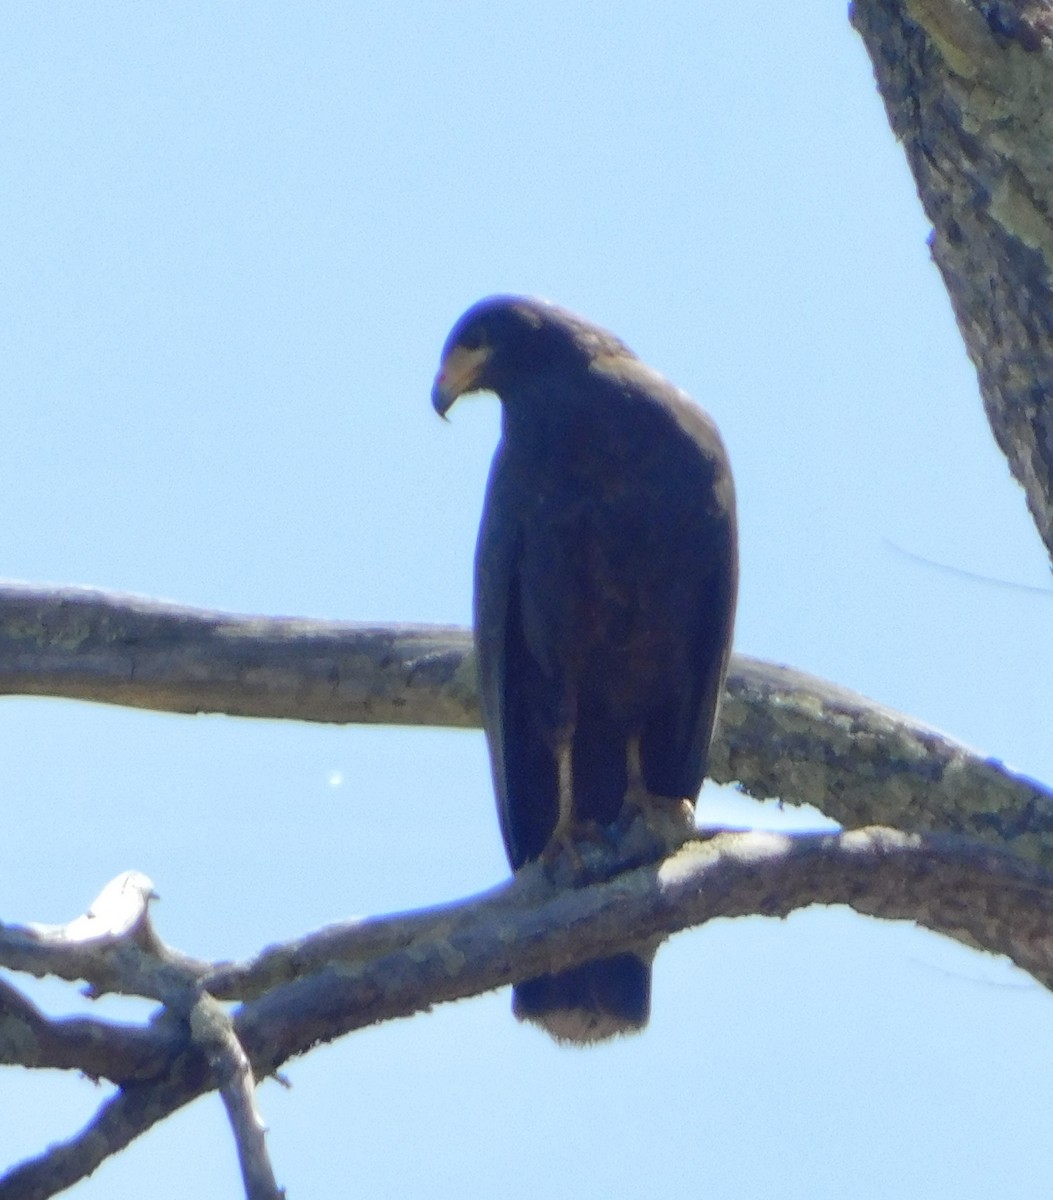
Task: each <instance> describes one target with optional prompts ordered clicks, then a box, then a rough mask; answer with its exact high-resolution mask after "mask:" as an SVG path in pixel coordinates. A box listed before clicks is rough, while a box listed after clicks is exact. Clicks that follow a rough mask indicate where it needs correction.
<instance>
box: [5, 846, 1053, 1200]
mask: <svg viewBox="0 0 1053 1200" xmlns="http://www.w3.org/2000/svg"><path fill="white" fill-rule="evenodd" d="M811 904H848V905H850V906H851V907H853V908H855V909H856V910H857V911H859V912H864V913H869V914H872V915H875V916H880V917H885V918H888V919H902V920H912V921H917V922H918V923H920V924H922V925H925V926H926V927H928V928H930V929H933V930H936V931H938V932H941V933H945V934H947V935H949V936H951V937H954V938H957V939H958V940H960V941H964V942H966V943H968V944H969V945H973V946H978V947H981V948H983V949H987V950H990V951H992V952H994V953H1002V954H1006V955H1008V956H1009V957H1010V958H1011V959H1012V960H1013V961H1014V962H1016V963H1017V964H1018V965H1019V966H1021V967H1022V968H1023V969H1025V970H1027V971H1029V972H1030V973H1031V974H1032V975H1033V976H1035V978H1037V979H1039V980H1040V981H1042V982H1043V983H1044V984H1046V986H1049V985H1050V984H1053V874H1050V873H1048V872H1046V871H1043V870H1042V869H1041V868H1039V867H1037V866H1034V865H1032V864H1029V863H1026V862H1024V861H1022V860H1021V859H1020V858H1018V857H1017V856H1015V855H1011V854H1005V853H1003V852H1000V851H998V850H996V849H994V848H992V847H989V846H985V845H982V844H980V843H977V842H971V841H965V840H963V839H961V838H957V837H952V836H948V835H938V834H929V835H918V834H904V833H901V832H898V831H896V830H890V829H864V830H859V831H856V832H853V833H845V834H833V835H804V836H794V837H786V836H779V835H775V834H758V833H740V834H720V835H717V836H716V837H713V838H710V839H703V840H695V841H692V842H689V843H688V844H687V845H686V846H684V847H683V848H682V849H681V850H680V851H679V852H677V853H676V854H674V855H672V856H671V857H670V858H668V859H667V860H666V861H665V862H663V863H661V864H658V865H652V866H648V867H641V868H638V869H637V870H635V871H631V872H628V873H626V874H623V875H619V876H617V877H616V878H614V879H612V880H611V881H609V882H607V883H601V884H593V885H592V886H590V887H587V888H581V889H577V890H570V891H566V890H556V889H554V888H553V887H552V886H551V885H549V884H547V883H546V881H545V880H544V878H543V876H542V875H541V874H540V872H539V871H535V872H527V873H526V874H524V875H523V876H521V877H520V878H519V879H518V880H517V881H516V882H515V883H512V884H509V885H506V886H505V887H503V888H500V889H497V890H496V891H494V892H492V893H489V894H487V895H485V896H482V897H476V898H473V899H470V900H467V901H463V902H461V903H459V904H453V905H448V906H445V907H443V908H438V909H434V910H431V911H429V912H423V913H411V914H407V915H405V916H396V917H389V918H384V919H382V920H378V921H372V922H365V923H358V924H351V925H347V926H343V927H334V928H333V929H330V930H326V931H323V933H322V934H321V935H320V936H321V938H322V940H323V941H324V943H325V945H326V950H327V953H328V955H329V957H328V958H327V959H325V960H324V961H323V960H322V959H319V960H317V961H315V960H311V958H310V955H309V954H308V955H307V956H306V958H304V957H303V955H304V944H303V943H296V944H291V945H290V946H288V947H286V948H285V953H287V954H288V955H289V957H290V959H291V960H292V959H296V960H297V961H298V963H299V968H298V969H304V973H303V974H300V975H299V976H298V977H296V978H293V979H292V980H291V981H290V982H288V983H284V984H279V985H277V986H273V987H271V988H270V990H268V991H267V992H266V993H264V994H262V995H260V996H259V997H258V998H257V999H255V1000H252V1001H250V1002H249V1003H246V1004H244V1005H242V1006H241V1007H240V1008H239V1009H238V1010H237V1011H236V1012H235V1014H234V1017H233V1029H234V1031H235V1033H236V1035H237V1041H238V1043H239V1044H240V1045H241V1046H242V1047H243V1048H244V1051H245V1053H246V1054H247V1056H248V1060H249V1062H250V1063H251V1065H252V1069H253V1072H254V1074H255V1076H256V1077H257V1078H261V1077H263V1076H265V1075H267V1074H270V1073H273V1072H274V1071H275V1070H277V1068H278V1067H280V1066H281V1065H282V1063H284V1062H285V1061H287V1060H288V1059H289V1058H291V1057H293V1056H295V1055H298V1054H302V1053H305V1052H306V1051H307V1050H309V1049H310V1048H311V1047H312V1046H314V1045H316V1044H317V1043H319V1042H323V1041H331V1040H332V1039H334V1038H336V1037H339V1036H341V1035H343V1034H345V1033H347V1032H349V1031H350V1030H354V1029H359V1028H362V1027H364V1026H366V1025H370V1024H374V1023H376V1022H378V1021H383V1020H390V1019H392V1018H394V1017H400V1016H408V1015H410V1014H412V1013H415V1012H419V1011H423V1010H425V1009H427V1008H429V1007H430V1006H431V1005H433V1004H436V1003H439V1002H442V1001H447V1000H455V999H458V998H461V997H465V996H471V995H476V994H478V993H480V992H483V991H486V990H489V989H492V988H496V987H502V986H504V985H506V984H509V983H513V982H515V981H517V980H519V979H523V978H526V977H528V976H530V975H534V974H537V973H538V972H540V971H543V970H551V969H559V968H561V967H566V966H570V965H573V964H574V963H578V962H581V961H583V960H584V959H586V958H589V957H591V956H594V955H595V954H597V953H598V952H603V951H610V950H611V949H612V948H614V947H624V946H628V945H631V944H633V943H635V942H637V941H643V940H646V939H647V938H649V937H653V936H655V935H662V934H669V933H672V932H675V931H677V930H681V929H685V928H687V927H689V926H693V925H700V924H704V923H705V922H706V921H709V920H712V919H714V918H716V917H722V916H723V917H732V916H742V915H745V914H750V913H761V914H765V915H769V916H785V915H786V914H788V913H789V912H792V911H793V910H795V909H798V908H803V907H807V906H808V905H811ZM356 943H357V945H356ZM278 952H281V951H280V950H279V951H278ZM269 953H272V954H273V953H276V952H269ZM290 969H292V968H290ZM156 1036H158V1037H161V1038H163V1037H165V1036H167V1035H166V1034H165V1031H164V1030H158V1031H156ZM165 1045H166V1047H167V1048H168V1049H169V1050H171V1049H172V1044H171V1042H166V1043H165ZM218 1082H219V1081H218V1079H217V1075H216V1073H215V1072H214V1071H213V1070H212V1069H210V1067H209V1065H208V1061H207V1058H206V1055H205V1054H204V1053H203V1052H202V1049H201V1045H200V1039H198V1041H196V1042H191V1041H187V1042H186V1043H184V1045H183V1046H182V1047H180V1048H178V1049H176V1050H175V1051H174V1053H172V1055H171V1057H170V1059H169V1062H168V1066H167V1069H166V1071H165V1074H164V1077H163V1078H161V1079H158V1080H157V1081H156V1082H154V1083H152V1084H134V1085H130V1086H128V1087H126V1088H124V1089H122V1090H121V1091H119V1092H118V1093H117V1094H116V1095H115V1096H114V1097H113V1098H112V1099H110V1100H108V1101H107V1102H106V1103H105V1104H104V1105H103V1106H102V1108H101V1109H100V1111H99V1113H98V1114H97V1116H96V1118H95V1119H94V1120H93V1122H92V1123H91V1124H90V1125H89V1126H88V1127H87V1128H86V1129H85V1130H84V1131H83V1132H82V1133H81V1134H79V1135H77V1136H76V1137H75V1138H73V1139H72V1140H71V1141H69V1142H67V1143H65V1144H63V1145H60V1146H58V1147H55V1148H53V1149H52V1150H50V1151H48V1152H47V1153H46V1154H45V1155H43V1156H41V1158H39V1159H36V1160H33V1161H32V1162H29V1163H25V1164H23V1165H22V1166H20V1167H17V1168H15V1169H13V1170H12V1171H10V1172H9V1173H8V1174H7V1175H6V1176H4V1178H3V1179H2V1180H0V1198H2V1200H12V1198H14V1197H18V1198H20V1200H21V1198H22V1197H29V1196H32V1197H42V1196H48V1195H53V1194H54V1193H55V1192H56V1191H57V1190H60V1189H61V1188H62V1187H68V1186H69V1185H70V1184H72V1183H73V1182H76V1180H77V1179H80V1178H83V1177H84V1176H85V1175H87V1174H90V1173H91V1171H93V1170H94V1169H95V1168H96V1167H97V1166H98V1165H99V1163H100V1162H102V1161H103V1159H104V1158H105V1157H107V1156H108V1155H109V1154H112V1153H114V1152H115V1151H117V1150H119V1149H121V1148H123V1147H124V1146H126V1145H127V1144H128V1142H129V1141H131V1140H132V1139H133V1138H134V1137H135V1136H137V1135H138V1134H139V1133H142V1132H144V1131H145V1130H146V1129H148V1128H149V1127H150V1126H151V1125H152V1124H154V1122H156V1121H158V1120H160V1119H162V1118H164V1117H165V1116H167V1115H168V1114H169V1113H171V1112H173V1111H175V1109H177V1108H179V1107H181V1106H182V1105H184V1104H186V1103H188V1102H189V1101H190V1100H192V1099H194V1098H195V1097H196V1096H198V1095H201V1094H202V1093H203V1092H205V1091H209V1090H212V1089H214V1088H215V1087H216V1086H217V1085H218ZM263 1194H266V1193H263Z"/></svg>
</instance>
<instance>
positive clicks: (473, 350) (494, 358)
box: [431, 296, 625, 417]
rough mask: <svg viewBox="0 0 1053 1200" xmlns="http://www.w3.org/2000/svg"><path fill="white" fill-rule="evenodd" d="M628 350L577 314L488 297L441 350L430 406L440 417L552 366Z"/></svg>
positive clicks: (535, 303)
mask: <svg viewBox="0 0 1053 1200" xmlns="http://www.w3.org/2000/svg"><path fill="white" fill-rule="evenodd" d="M608 343H613V344H614V345H616V346H618V347H619V348H620V349H621V350H623V351H624V349H625V348H624V347H623V346H622V345H621V343H620V342H617V340H616V339H614V338H612V337H611V335H610V334H608V333H606V332H605V331H604V330H602V329H599V328H597V327H596V326H594V325H590V324H589V323H588V322H587V321H583V320H582V319H581V318H580V317H576V316H575V315H574V314H573V313H570V312H567V311H566V310H565V309H562V308H558V307H557V306H556V305H554V304H549V303H548V301H546V300H537V299H534V298H532V297H529V296H490V297H488V298H487V299H486V300H480V301H479V303H478V304H475V305H473V306H472V307H471V308H470V309H469V310H468V311H467V312H466V313H465V314H464V316H463V317H461V319H460V320H459V321H458V322H457V324H456V325H454V327H453V329H452V330H451V332H450V336H449V337H448V338H447V339H446V345H445V346H444V347H443V350H442V360H441V362H440V364H439V373H438V374H437V375H436V376H435V386H434V387H433V388H432V393H431V402H432V405H433V406H434V408H435V411H436V412H437V413H438V414H439V415H440V416H443V417H444V416H445V415H446V413H447V412H448V411H449V410H450V408H452V407H453V404H454V402H455V401H456V400H457V398H458V397H459V396H463V395H465V394H466V393H468V392H480V391H491V392H496V393H497V394H498V395H499V396H501V395H503V394H504V391H505V389H506V388H507V387H509V386H512V385H515V384H516V383H517V382H518V381H519V380H521V379H524V378H532V377H535V376H536V375H537V374H538V373H539V372H541V371H544V370H545V369H546V368H547V367H548V366H551V365H554V364H557V363H558V364H562V365H564V366H566V365H569V364H570V363H571V362H574V363H579V364H581V365H583V366H587V365H588V363H589V361H590V359H591V358H592V357H593V356H594V355H595V354H596V353H598V352H599V351H600V350H601V349H603V348H608V346H607V344H608Z"/></svg>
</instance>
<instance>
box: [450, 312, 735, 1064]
mask: <svg viewBox="0 0 1053 1200" xmlns="http://www.w3.org/2000/svg"><path fill="white" fill-rule="evenodd" d="M478 390H489V391H493V392H496V393H497V395H498V396H499V398H500V399H501V402H502V410H503V436H502V438H501V442H500V445H499V446H498V448H497V453H496V454H495V456H494V462H493V466H492V468H491V471H490V482H489V486H488V491H487V497H486V505H485V510H484V513H483V521H482V527H481V529H480V532H479V542H478V547H477V551H476V564H475V642H476V652H477V658H478V669H479V687H480V698H481V703H482V710H483V721H484V725H485V728H486V734H487V739H488V742H489V747H490V757H491V763H492V766H493V776H494V787H495V791H496V793H497V805H498V812H499V815H500V820H501V830H502V833H503V835H504V841H505V846H506V849H507V851H508V857H509V860H510V862H511V864H512V867H513V869H518V868H520V867H522V866H523V865H524V864H525V863H527V862H529V861H531V860H533V859H536V858H538V857H540V856H542V855H543V854H544V853H546V852H547V851H548V850H549V848H550V847H553V846H554V845H558V844H559V843H560V842H564V843H566V842H569V843H570V844H571V845H573V841H574V837H575V835H577V836H578V837H579V838H580V837H581V836H582V834H583V833H585V832H586V831H590V832H591V833H592V834H595V833H596V831H597V828H598V827H610V826H612V825H613V824H614V823H615V822H619V828H621V827H622V822H624V820H625V818H626V815H627V813H631V810H632V808H633V807H635V808H638V809H640V810H642V811H643V812H644V814H645V815H646V813H647V812H648V811H649V810H652V809H658V808H661V807H662V805H663V804H669V803H675V802H677V801H681V802H683V801H692V802H693V801H694V799H695V798H696V796H697V795H698V792H699V789H700V788H701V786H702V780H703V777H704V775H705V770H706V757H707V753H708V750H709V742H710V737H711V735H712V732H713V725H714V722H715V720H716V715H717V708H718V704H719V700H720V694H721V690H722V686H723V680H724V673H725V670H726V668H727V661H728V655H729V652H730V645H731V632H732V624H733V619H734V609H735V593H736V583H737V574H738V572H737V550H736V538H735V500H734V489H733V486H732V481H731V473H730V469H729V466H728V461H727V456H726V453H725V451H724V447H723V444H722V442H721V439H720V435H719V433H718V432H717V429H716V426H715V425H714V424H713V422H712V421H711V420H710V418H709V417H708V416H707V415H706V413H704V412H703V411H702V409H700V408H699V407H698V406H697V405H695V404H694V403H693V402H692V401H691V400H690V399H689V398H688V397H687V396H686V395H684V393H683V392H680V391H679V390H678V389H677V388H675V387H674V386H673V385H672V384H670V383H669V382H668V381H667V380H665V379H663V378H662V377H661V376H660V375H658V374H657V373H656V372H654V371H652V370H651V369H650V368H649V367H647V366H645V365H644V364H643V363H642V362H640V360H639V359H637V358H636V357H635V355H633V354H632V352H631V351H630V350H629V349H628V348H627V347H626V346H624V345H623V344H622V343H621V342H620V341H619V340H618V339H617V338H615V337H614V336H613V335H611V334H609V333H607V332H606V331H604V330H602V329H600V328H598V327H596V326H594V325H591V324H589V323H588V322H587V321H584V320H582V319H581V318H580V317H576V316H574V315H573V314H571V313H568V312H566V311H564V310H563V309H560V308H557V307H555V306H554V305H550V304H547V303H545V302H543V301H539V300H533V299H528V298H523V297H514V296H497V297H492V298H491V299H488V300H483V301H481V302H480V303H479V304H477V305H475V306H474V307H473V308H471V309H469V311H468V312H467V313H465V315H464V316H463V317H462V318H461V320H460V321H459V322H458V323H457V325H456V326H455V327H454V329H453V331H452V332H451V334H450V336H449V338H448V340H447V342H446V346H445V347H444V350H443V356H442V365H441V367H440V370H439V374H438V376H437V378H436V381H435V389H434V392H433V396H432V400H433V403H434V405H435V408H436V409H437V410H438V411H439V412H440V413H441V414H443V415H445V413H446V411H447V410H448V409H449V408H450V406H451V405H452V404H453V402H454V401H455V400H456V399H457V397H458V396H460V395H462V394H464V393H465V392H472V391H478ZM608 833H609V835H611V836H616V831H612V830H608ZM651 957H653V947H652V948H650V949H648V948H641V950H640V952H639V953H622V954H617V955H614V956H611V957H609V958H605V959H601V960H598V961H595V962H591V963H586V964H584V965H583V966H580V967H576V968H574V969H573V970H570V971H565V972H560V973H558V974H555V975H548V976H543V977H541V978H540V979H534V980H530V981H527V982H525V983H521V984H519V985H518V986H517V988H516V990H515V998H514V1008H515V1011H516V1013H517V1015H518V1016H520V1017H522V1018H525V1019H529V1020H533V1021H536V1022H537V1023H538V1024H541V1025H542V1026H544V1027H545V1028H546V1029H548V1030H549V1031H550V1032H551V1033H553V1034H554V1035H555V1036H556V1037H559V1038H562V1039H565V1040H569V1041H577V1042H588V1041H594V1040H597V1039H599V1038H603V1037H607V1036H610V1035H612V1034H615V1033H620V1032H627V1031H630V1030H632V1029H638V1028H640V1027H642V1026H643V1025H644V1024H646V1021H647V1017H648V1011H649V1006H650V974H651V967H650V960H651Z"/></svg>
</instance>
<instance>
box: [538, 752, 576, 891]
mask: <svg viewBox="0 0 1053 1200" xmlns="http://www.w3.org/2000/svg"><path fill="white" fill-rule="evenodd" d="M573 745H574V737H573V734H572V733H569V734H564V735H563V736H561V737H560V739H559V741H558V742H557V744H556V749H555V754H556V785H557V788H558V798H559V815H558V816H557V817H556V825H555V828H554V829H553V830H552V834H551V836H550V837H549V839H548V844H547V845H546V846H545V849H544V851H543V852H542V855H541V857H542V859H543V860H544V861H545V862H546V863H548V864H549V865H550V866H554V865H556V863H557V861H558V860H559V859H561V858H565V859H566V860H567V862H568V863H569V865H570V868H571V871H572V872H573V873H574V874H575V875H577V874H580V872H581V870H582V865H583V864H582V861H581V854H580V852H579V851H578V848H577V846H575V844H574V839H573V833H574V763H573V757H572V755H573Z"/></svg>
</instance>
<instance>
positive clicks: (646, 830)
mask: <svg viewBox="0 0 1053 1200" xmlns="http://www.w3.org/2000/svg"><path fill="white" fill-rule="evenodd" d="M612 829H613V830H615V837H616V840H617V844H618V854H619V858H621V859H624V860H625V862H626V865H630V864H631V865H639V864H641V863H645V862H654V861H656V860H657V859H661V858H665V857H666V856H667V855H669V854H671V853H672V852H673V851H674V850H678V849H679V848H680V847H681V846H682V845H683V844H684V842H686V841H687V840H688V838H690V837H693V836H694V834H695V810H694V806H693V805H692V803H691V801H690V800H686V799H673V798H672V797H669V796H654V795H651V794H650V793H642V794H640V795H632V794H630V795H629V796H627V797H626V799H625V802H624V804H623V805H622V810H621V812H620V813H619V815H618V819H617V821H616V822H615V823H614V825H613V826H612Z"/></svg>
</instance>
